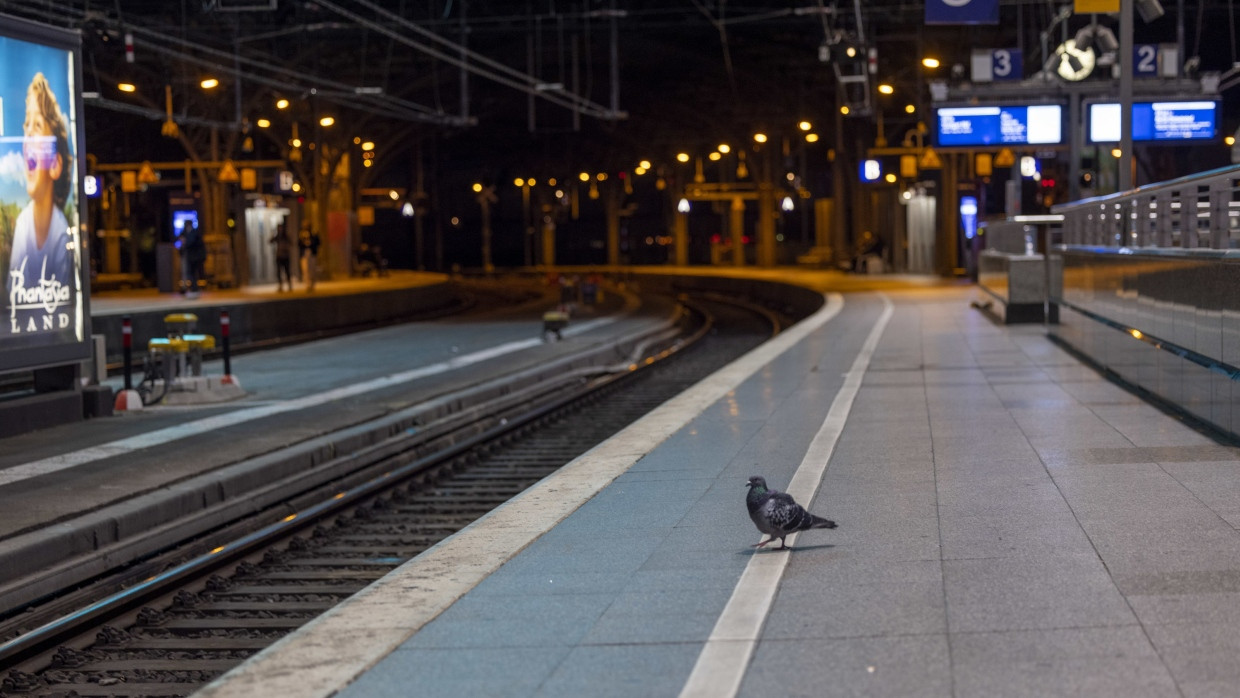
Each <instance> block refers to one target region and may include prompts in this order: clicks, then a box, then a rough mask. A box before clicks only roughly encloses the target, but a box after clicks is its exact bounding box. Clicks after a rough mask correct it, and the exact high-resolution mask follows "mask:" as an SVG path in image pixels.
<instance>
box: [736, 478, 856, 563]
mask: <svg viewBox="0 0 1240 698" xmlns="http://www.w3.org/2000/svg"><path fill="white" fill-rule="evenodd" d="M748 487H749V494H747V495H745V506H746V507H748V508H749V518H751V519H753V522H754V525H755V526H757V527H758V530H759V531H762V532H763V533H765V534H766V535H768V536H770V538H767V539H766V540H764V541H762V542H761V543H755V544H754V545H753V547H755V548H761V547H762V546H764V545H766V544H767V543H770V542H771V541H773V540H775V539H776V538H778V539H779V545H780V547H778V548H776V550H787V549H788V544H787V543H786V542H784V537H785V536H787V535H788V534H790V533H796V532H797V531H808V530H809V529H811V528H835V522H834V521H829V520H827V519H824V518H822V517H820V516H814V515H813V514H811V513H809V512H808V511H805V507H803V506H801V505H800V504H797V503H796V500H794V499H793V498H792V495H790V494H788V493H786V492H779V491H777V490H772V489H767V486H766V478H762V477H757V476H755V477H751V478H749V484H748Z"/></svg>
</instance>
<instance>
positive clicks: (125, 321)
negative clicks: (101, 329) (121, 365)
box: [121, 315, 133, 390]
mask: <svg viewBox="0 0 1240 698" xmlns="http://www.w3.org/2000/svg"><path fill="white" fill-rule="evenodd" d="M121 347H122V348H123V349H124V355H125V390H133V323H131V322H130V320H129V316H128V315H126V316H125V317H124V318H122V319H121Z"/></svg>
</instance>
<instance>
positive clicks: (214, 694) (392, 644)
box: [194, 293, 844, 698]
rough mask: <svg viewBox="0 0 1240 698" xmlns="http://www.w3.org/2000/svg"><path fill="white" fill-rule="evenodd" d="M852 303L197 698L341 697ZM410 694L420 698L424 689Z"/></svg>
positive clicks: (567, 469) (787, 335)
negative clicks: (357, 680)
mask: <svg viewBox="0 0 1240 698" xmlns="http://www.w3.org/2000/svg"><path fill="white" fill-rule="evenodd" d="M843 307H844V298H843V296H841V295H840V294H838V293H832V294H829V295H828V296H827V304H826V305H825V306H823V307H822V308H821V309H819V310H818V312H816V313H814V314H813V315H811V316H810V317H808V318H806V319H804V320H802V321H801V322H798V323H797V324H795V325H793V326H792V327H790V328H788V329H787V330H785V331H784V332H781V333H780V334H779V335H777V336H776V337H775V338H774V339H772V340H770V341H769V342H766V343H764V344H762V345H761V346H759V347H758V348H756V349H754V350H753V351H751V352H749V353H748V354H745V355H744V356H742V357H741V358H739V359H737V360H736V361H733V362H732V363H730V364H728V365H727V366H724V367H723V368H722V369H720V370H718V371H716V372H715V373H712V374H711V375H710V376H708V377H706V378H705V379H703V380H701V381H699V382H698V383H696V384H695V385H693V386H692V387H691V388H689V389H688V390H686V391H685V392H683V393H680V394H679V395H677V396H676V397H674V398H672V399H671V400H668V401H667V402H665V403H663V404H662V405H660V406H659V407H657V408H655V409H654V411H652V412H650V413H649V414H647V415H646V416H644V417H642V418H641V419H639V420H637V421H636V422H634V423H632V424H630V425H629V426H627V427H625V428H624V429H623V430H621V431H620V433H618V434H616V435H615V436H613V437H612V438H610V439H608V440H607V441H604V442H603V443H601V444H599V445H598V446H596V447H595V448H594V449H592V450H590V451H588V452H587V453H585V454H583V455H582V456H580V457H578V458H577V459H575V460H573V461H572V462H571V463H569V464H568V465H565V466H564V467H562V468H560V469H559V470H558V471H556V472H555V473H553V474H552V475H549V476H547V477H546V478H543V479H542V480H541V481H539V482H538V483H537V484H535V485H534V486H532V487H530V488H529V489H527V490H525V491H524V492H522V493H521V494H519V495H517V497H516V498H514V499H512V500H511V501H509V502H508V503H506V504H504V505H503V506H501V507H499V508H498V509H495V510H494V511H492V512H491V513H489V514H487V515H486V516H484V517H482V518H481V519H478V520H477V521H475V522H474V523H472V524H470V525H469V526H467V527H465V528H464V529H462V530H461V531H459V532H458V533H456V534H454V535H452V536H449V537H448V538H446V539H444V540H443V541H441V542H439V543H438V544H436V545H435V546H434V547H432V548H430V549H429V550H427V551H426V552H424V553H422V554H421V555H419V556H417V557H415V558H414V559H412V560H410V561H409V562H406V563H405V564H403V565H401V566H400V567H398V568H397V569H395V570H393V571H392V572H391V573H390V574H388V575H387V576H386V577H383V578H382V579H380V580H379V581H377V582H375V583H374V584H372V585H370V586H369V587H366V588H365V589H363V590H362V591H361V592H359V593H358V594H356V595H354V596H353V597H351V598H349V599H348V600H346V601H345V602H344V603H342V604H341V605H339V606H336V607H335V608H333V609H331V610H330V611H328V612H326V613H324V614H323V615H321V616H319V617H318V618H315V619H314V620H313V621H311V622H310V623H309V624H307V625H305V626H304V627H302V628H301V629H300V630H298V631H296V632H294V633H292V634H290V635H286V636H285V637H284V638H283V639H282V640H280V641H279V642H277V643H276V644H274V645H272V646H271V647H268V648H267V649H265V650H263V651H262V652H260V653H258V654H257V655H255V656H254V657H252V658H250V659H249V660H248V661H246V662H245V663H244V664H242V665H241V666H238V667H236V668H235V669H233V670H232V671H229V672H228V673H227V674H225V675H224V676H222V677H220V678H219V679H216V680H215V681H214V682H212V683H211V684H209V685H207V686H205V687H203V688H201V689H199V690H198V692H197V693H195V694H194V695H195V696H198V698H250V697H251V696H297V697H298V698H327V697H328V696H332V695H334V694H336V693H337V692H338V691H340V690H341V689H343V688H344V687H345V686H347V685H348V684H349V683H350V682H351V681H353V680H354V679H355V678H357V677H358V676H360V675H361V674H362V673H364V672H365V671H367V670H368V669H370V668H371V667H373V666H374V665H375V664H376V663H378V662H379V661H380V660H381V659H383V658H384V657H386V656H387V655H389V654H391V653H392V651H393V650H395V649H396V648H397V647H399V646H400V645H401V644H402V643H403V642H405V640H407V639H409V637H411V636H412V635H413V634H414V633H416V632H417V631H418V630H420V629H421V628H422V626H424V625H426V624H427V623H429V622H431V621H432V620H434V619H435V617H436V616H438V615H439V614H440V613H442V612H443V611H444V610H446V609H447V608H448V607H449V606H451V605H452V604H453V603H455V602H456V600H457V599H459V598H460V597H462V596H464V595H465V594H466V593H467V592H469V590H471V589H473V588H474V587H475V586H477V585H478V584H480V583H481V582H482V581H483V580H484V579H486V578H487V577H488V576H489V575H490V574H492V573H493V572H494V571H495V570H497V569H499V567H500V565H503V564H504V563H505V562H507V561H508V560H510V559H512V557H513V556H515V555H516V554H517V553H519V552H521V551H522V550H523V549H525V547H526V546H528V545H529V544H531V543H533V542H534V541H535V540H537V539H538V537H539V536H541V535H543V534H544V533H546V532H547V531H550V530H551V529H552V528H554V527H555V526H556V524H558V523H560V522H561V521H563V520H564V519H565V518H567V517H568V515H569V514H571V513H573V512H574V511H576V510H577V509H578V508H579V507H580V506H581V505H582V504H585V503H586V502H587V501H589V500H590V498H592V497H594V496H595V495H596V494H598V493H599V492H600V491H601V490H602V489H603V488H604V487H606V486H607V485H609V484H611V482H612V481H613V480H615V479H616V478H617V477H619V476H620V475H622V474H623V473H624V472H625V471H627V470H628V469H629V468H630V467H632V466H633V464H634V463H636V462H637V461H639V460H641V459H642V458H643V457H645V455H646V454H648V453H650V452H651V451H653V450H654V449H655V448H657V447H658V446H659V444H661V443H663V442H664V441H665V440H667V439H668V438H669V437H670V436H672V435H673V434H675V433H676V432H678V431H680V430H681V429H682V428H684V426H685V425H686V424H688V423H689V422H690V421H692V420H693V419H695V418H696V417H697V416H698V415H700V414H701V413H702V412H703V411H704V410H706V409H707V408H708V407H710V406H711V405H713V404H715V403H716V402H718V401H719V400H720V399H722V398H724V397H725V396H726V395H727V394H728V393H729V392H731V391H732V390H735V389H736V387H737V386H739V385H740V384H741V383H743V382H744V381H745V380H746V379H748V378H749V377H750V376H752V375H754V374H755V373H757V372H758V371H759V370H761V369H762V368H763V367H764V366H766V365H767V364H769V363H771V361H773V360H775V358H777V357H778V356H779V355H780V354H783V353H784V352H785V351H787V350H788V349H790V348H792V347H794V346H796V344H797V343H798V342H800V341H801V340H802V339H804V338H805V337H806V335H808V334H810V333H812V332H814V331H816V330H818V329H819V328H821V327H822V326H823V325H824V324H826V323H827V321H829V320H830V319H831V318H834V317H835V316H836V315H838V314H839V312H840V310H841V309H842V308H843ZM764 557H765V556H764ZM411 690H412V691H413V692H415V693H416V687H414V689H411Z"/></svg>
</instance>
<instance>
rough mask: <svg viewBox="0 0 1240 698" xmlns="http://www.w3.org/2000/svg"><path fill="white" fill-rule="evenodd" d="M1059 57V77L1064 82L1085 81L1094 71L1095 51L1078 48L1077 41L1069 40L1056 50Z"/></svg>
mask: <svg viewBox="0 0 1240 698" xmlns="http://www.w3.org/2000/svg"><path fill="white" fill-rule="evenodd" d="M1055 55H1056V56H1058V57H1059V68H1058V69H1057V72H1058V73H1059V77H1061V78H1063V79H1064V80H1084V79H1085V78H1086V77H1088V76H1089V74H1090V73H1092V72H1093V71H1094V63H1095V61H1096V59H1095V57H1094V49H1093V48H1092V47H1091V48H1086V49H1080V48H1077V47H1076V40H1075V39H1068V40H1067V41H1065V42H1063V43H1062V44H1060V45H1059V48H1057V49H1055Z"/></svg>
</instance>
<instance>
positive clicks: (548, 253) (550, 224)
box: [542, 216, 555, 267]
mask: <svg viewBox="0 0 1240 698" xmlns="http://www.w3.org/2000/svg"><path fill="white" fill-rule="evenodd" d="M542 264H543V266H544V267H554V266H555V221H553V220H551V217H550V216H547V217H546V218H545V219H544V220H543V224H542Z"/></svg>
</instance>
